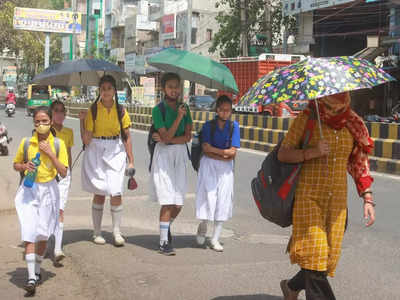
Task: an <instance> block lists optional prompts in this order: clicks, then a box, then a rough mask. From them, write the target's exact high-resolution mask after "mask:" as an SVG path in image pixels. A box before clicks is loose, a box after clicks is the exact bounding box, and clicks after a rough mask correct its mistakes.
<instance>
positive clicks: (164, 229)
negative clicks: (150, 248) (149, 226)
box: [160, 222, 170, 245]
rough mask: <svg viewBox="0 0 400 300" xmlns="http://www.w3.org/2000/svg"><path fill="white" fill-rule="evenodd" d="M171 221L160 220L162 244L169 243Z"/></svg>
mask: <svg viewBox="0 0 400 300" xmlns="http://www.w3.org/2000/svg"><path fill="white" fill-rule="evenodd" d="M169 224H170V222H160V245H163V244H164V243H168V230H169Z"/></svg>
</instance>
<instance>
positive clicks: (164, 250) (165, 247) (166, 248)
mask: <svg viewBox="0 0 400 300" xmlns="http://www.w3.org/2000/svg"><path fill="white" fill-rule="evenodd" d="M158 252H159V253H161V254H164V255H166V256H173V255H175V254H176V253H175V250H174V248H172V246H171V244H170V243H167V242H164V244H162V245H160V249H159V250H158Z"/></svg>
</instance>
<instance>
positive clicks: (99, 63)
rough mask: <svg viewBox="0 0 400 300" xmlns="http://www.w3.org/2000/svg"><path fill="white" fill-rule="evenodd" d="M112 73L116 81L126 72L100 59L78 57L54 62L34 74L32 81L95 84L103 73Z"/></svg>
mask: <svg viewBox="0 0 400 300" xmlns="http://www.w3.org/2000/svg"><path fill="white" fill-rule="evenodd" d="M104 74H107V75H112V76H113V77H114V78H115V79H116V80H117V81H118V80H122V79H123V78H125V77H127V74H126V73H125V72H124V71H123V70H122V69H121V68H120V67H118V66H117V65H115V64H112V63H110V62H107V61H105V60H101V59H78V60H69V61H65V62H62V63H58V64H54V65H51V66H50V67H48V68H47V69H45V70H44V71H43V72H42V73H40V74H39V75H37V76H35V78H33V80H32V82H33V83H36V84H42V85H60V86H80V85H86V86H95V85H98V84H99V80H100V78H101V77H102V76H103V75H104Z"/></svg>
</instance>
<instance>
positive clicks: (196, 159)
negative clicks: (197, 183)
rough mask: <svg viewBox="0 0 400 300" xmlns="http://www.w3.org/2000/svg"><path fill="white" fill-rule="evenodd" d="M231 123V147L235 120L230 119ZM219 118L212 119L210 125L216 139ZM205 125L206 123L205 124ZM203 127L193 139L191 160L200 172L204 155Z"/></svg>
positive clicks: (212, 135)
mask: <svg viewBox="0 0 400 300" xmlns="http://www.w3.org/2000/svg"><path fill="white" fill-rule="evenodd" d="M228 122H229V123H230V124H229V126H230V131H229V148H230V147H231V146H232V134H233V122H232V121H230V120H228ZM217 126H218V124H217V119H213V120H211V121H210V127H211V130H210V131H211V139H214V134H215V131H216V130H217ZM203 127H204V125H203ZM203 127H202V128H201V130H200V131H199V132H198V133H196V135H195V137H194V138H193V141H192V149H191V161H192V166H193V169H194V170H195V171H196V172H198V171H199V168H200V159H201V157H202V156H203V148H202V144H203V139H202V133H203Z"/></svg>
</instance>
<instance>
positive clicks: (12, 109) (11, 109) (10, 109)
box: [6, 103, 15, 117]
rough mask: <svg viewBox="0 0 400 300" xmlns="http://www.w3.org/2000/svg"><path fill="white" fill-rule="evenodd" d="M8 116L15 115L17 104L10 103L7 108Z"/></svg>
mask: <svg viewBox="0 0 400 300" xmlns="http://www.w3.org/2000/svg"><path fill="white" fill-rule="evenodd" d="M6 114H7V116H9V117H11V116H12V115H13V114H15V104H13V103H8V104H7V106H6Z"/></svg>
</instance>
